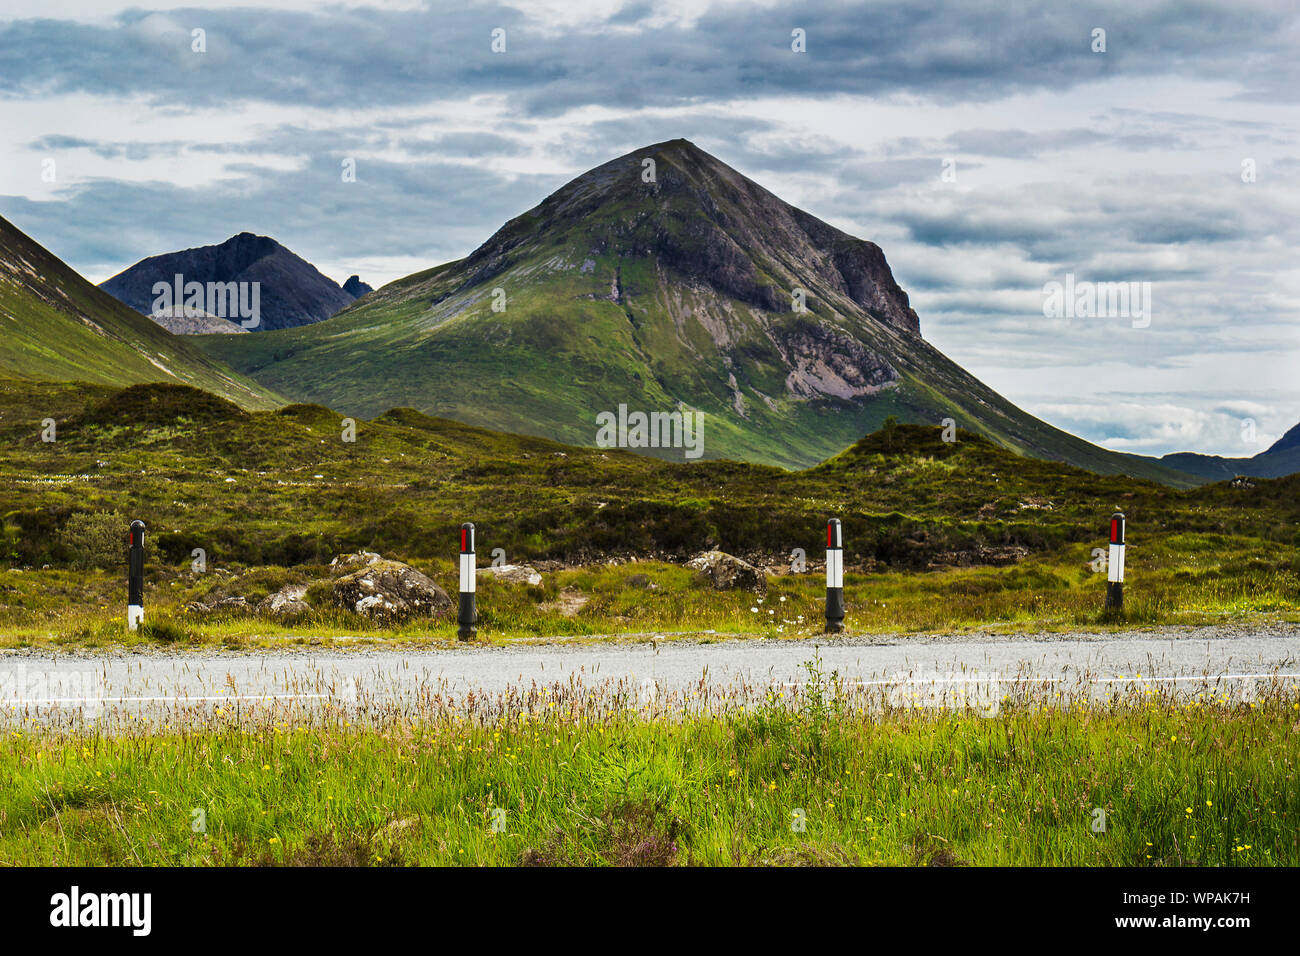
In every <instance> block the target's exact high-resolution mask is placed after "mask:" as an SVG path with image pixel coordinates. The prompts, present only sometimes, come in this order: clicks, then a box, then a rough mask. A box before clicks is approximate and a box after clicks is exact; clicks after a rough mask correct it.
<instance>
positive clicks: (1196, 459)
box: [1160, 425, 1300, 481]
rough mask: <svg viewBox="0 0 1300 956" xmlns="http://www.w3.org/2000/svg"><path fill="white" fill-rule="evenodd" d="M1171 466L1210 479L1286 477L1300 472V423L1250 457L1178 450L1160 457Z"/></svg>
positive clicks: (1163, 462) (1161, 460)
mask: <svg viewBox="0 0 1300 956" xmlns="http://www.w3.org/2000/svg"><path fill="white" fill-rule="evenodd" d="M1160 462H1161V463H1162V464H1165V465H1168V466H1169V467H1170V468H1176V469H1177V470H1179V471H1182V472H1185V473H1187V474H1189V475H1195V476H1196V477H1197V478H1203V479H1205V480H1207V481H1226V480H1228V479H1230V478H1235V477H1237V476H1238V475H1246V476H1248V477H1251V478H1282V477H1285V476H1286V475H1294V474H1295V473H1296V472H1300V425H1295V426H1294V427H1292V428H1291V430H1290V431H1288V432H1287V433H1286V434H1285V435H1283V436H1282V437H1281V438H1279V439H1278V440H1277V441H1275V442H1274V443H1273V444H1272V445H1270V446H1269V447H1268V448H1267V449H1266V450H1265V451H1262V452H1260V453H1259V454H1258V455H1253V456H1251V457H1250V458H1222V457H1220V456H1218V455H1198V454H1195V453H1194V452H1177V453H1175V454H1172V455H1164V456H1162V457H1161V458H1160Z"/></svg>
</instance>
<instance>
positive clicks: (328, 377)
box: [202, 140, 1169, 477]
mask: <svg viewBox="0 0 1300 956" xmlns="http://www.w3.org/2000/svg"><path fill="white" fill-rule="evenodd" d="M920 329H921V325H920V321H919V319H918V317H917V314H916V312H915V311H914V310H913V309H912V307H911V304H910V302H909V300H908V296H907V293H905V292H904V291H903V290H902V289H901V288H900V287H899V285H898V283H897V282H896V281H895V279H894V276H893V274H892V273H891V271H890V268H889V265H888V263H887V262H886V261H885V256H884V253H883V252H881V250H880V248H879V247H878V246H876V245H875V244H874V243H871V242H868V241H865V240H862V239H858V238H855V237H853V236H850V235H848V234H847V233H845V232H842V231H841V230H839V229H836V228H835V227H833V226H831V225H829V224H827V223H825V222H823V221H821V220H820V219H817V218H816V217H815V216H812V215H810V214H808V213H806V212H803V211H802V210H799V209H796V208H795V207H794V206H791V205H790V204H789V203H787V202H784V201H783V200H781V199H780V198H778V197H777V196H775V195H773V194H772V193H770V192H768V191H767V190H766V189H764V188H763V187H762V186H759V185H758V184H757V183H755V182H753V181H752V180H750V179H747V178H746V177H745V176H743V175H741V174H740V173H739V172H737V171H736V170H734V169H732V168H731V167H730V166H727V165H726V164H725V163H723V162H721V161H720V160H718V159H717V158H715V157H714V156H711V155H709V154H708V153H706V152H704V151H703V150H701V149H699V148H698V147H697V146H695V145H694V144H692V143H690V142H687V141H686V140H672V141H670V142H666V143H658V144H655V145H653V146H647V147H645V148H643V149H639V150H636V151H634V152H632V153H628V154H627V155H625V156H622V157H619V158H618V159H615V160H612V161H610V162H608V163H605V164H603V165H601V166H599V167H597V168H595V169H593V170H591V171H589V172H587V173H584V174H583V175H581V176H579V177H577V178H576V179H574V180H573V181H571V182H569V183H568V184H567V185H565V186H563V187H561V188H560V189H559V190H557V191H556V192H555V193H553V194H552V195H550V196H548V197H547V198H546V199H544V200H543V201H542V202H541V203H539V204H538V205H537V206H536V207H534V208H533V209H530V210H529V211H528V212H525V213H524V214H523V215H521V216H517V217H516V218H514V219H512V220H510V221H509V222H507V223H506V224H505V225H504V226H502V227H501V229H499V230H498V231H497V232H496V233H495V234H494V235H493V236H491V238H489V239H488V240H487V241H486V242H484V243H483V244H482V245H481V246H480V247H479V248H478V249H476V250H474V251H473V252H472V253H471V254H470V255H469V256H467V257H466V258H465V259H462V260H460V261H457V262H450V263H447V264H445V265H442V266H438V267H436V268H433V269H429V270H426V271H424V272H420V273H416V274H415V275H412V276H408V277H407V278H405V279H400V280H398V281H396V282H392V283H389V284H388V285H385V286H384V287H382V288H380V289H378V290H376V291H374V292H372V293H370V294H369V295H367V296H366V297H365V298H364V299H362V300H361V301H359V302H357V303H356V304H355V305H353V306H350V307H348V308H345V309H344V310H342V311H341V312H340V313H339V314H338V315H336V316H334V317H333V318H331V319H330V320H329V321H328V322H324V323H320V324H318V325H313V326H308V327H305V328H302V329H292V330H287V331H284V332H274V333H268V334H266V335H257V336H238V337H231V336H225V337H222V338H221V339H217V338H215V337H212V338H205V339H204V340H203V343H202V344H203V347H204V348H206V349H209V350H210V351H211V352H212V354H214V355H217V356H219V357H222V358H224V359H226V360H227V361H229V362H231V363H232V364H233V365H234V366H235V367H236V368H238V369H241V370H245V371H246V372H247V373H248V374H250V375H255V376H256V377H257V378H258V380H259V381H261V382H262V383H264V384H266V385H267V386H268V387H272V388H275V389H277V390H279V391H281V392H283V393H285V394H288V395H290V396H291V397H293V398H294V399H296V400H299V401H307V402H318V403H321V404H325V405H329V406H330V407H332V408H334V409H336V410H338V411H340V412H343V413H345V414H352V415H374V414H378V413H380V412H382V411H384V410H386V409H388V408H390V407H393V406H411V407H414V408H417V409H419V410H421V411H424V412H428V413H431V414H437V415H442V416H446V417H449V418H456V419H460V420H462V421H466V422H470V423H472V424H477V425H484V426H488V427H491V428H497V429H502V430H507V431H515V432H522V433H525V434H532V435H541V436H545V437H548V438H556V439H559V440H562V441H567V442H571V443H575V444H587V445H590V444H599V443H603V441H604V439H602V438H600V437H599V435H598V427H597V416H598V415H602V414H608V415H614V414H619V413H620V409H621V408H624V407H625V408H626V410H627V411H628V412H629V414H633V415H634V414H635V413H637V412H643V413H645V414H647V415H649V414H653V413H662V414H664V415H671V414H674V413H679V414H681V413H685V412H687V411H694V412H698V413H700V414H702V415H703V416H704V427H703V432H702V434H703V454H704V457H706V458H720V457H724V458H739V459H745V460H749V461H761V462H768V463H772V464H778V465H784V466H802V465H808V464H812V463H814V462H816V461H820V460H822V459H825V458H827V457H829V456H831V455H833V454H835V453H837V452H839V451H841V450H842V449H844V448H845V447H847V446H848V445H850V444H852V443H853V442H854V441H856V440H857V439H858V438H860V437H861V436H862V435H864V434H866V433H868V432H871V431H874V430H875V429H877V428H879V427H880V425H881V423H882V422H884V421H885V419H886V418H888V417H890V416H894V417H895V418H897V419H898V420H900V421H904V422H917V423H926V424H931V425H937V424H939V423H940V422H941V421H942V420H943V419H946V418H951V419H953V420H954V422H955V423H956V424H957V425H958V426H959V427H961V428H965V429H971V430H974V431H977V432H979V433H981V434H984V435H986V436H987V437H989V438H992V439H994V440H995V441H998V442H1001V443H1002V444H1003V445H1005V446H1007V447H1009V448H1012V449H1014V450H1016V451H1018V452H1021V453H1025V454H1031V455H1036V456H1039V457H1043V458H1054V459H1058V460H1064V461H1069V462H1071V463H1073V464H1077V465H1081V466H1083V467H1086V468H1093V469H1095V470H1098V471H1104V472H1105V471H1109V472H1114V471H1131V472H1132V473H1136V474H1146V475H1150V476H1153V477H1154V476H1167V475H1168V474H1169V472H1168V471H1167V469H1163V468H1161V467H1160V466H1159V465H1157V464H1155V463H1153V462H1152V461H1150V460H1148V459H1139V458H1136V457H1134V456H1125V455H1120V454H1116V453H1113V452H1109V451H1106V450H1104V449H1100V448H1097V447H1096V446H1094V445H1091V444H1089V443H1088V442H1085V441H1083V440H1082V439H1078V438H1075V437H1074V436H1071V435H1068V434H1066V433H1064V432H1061V431H1059V430H1057V429H1055V428H1052V427H1051V426H1049V425H1046V424H1045V423H1043V422H1041V421H1039V420H1037V419H1035V418H1034V417H1033V416H1031V415H1028V414H1026V413H1025V412H1024V411H1022V410H1021V409H1019V408H1017V407H1015V406H1014V405H1012V404H1011V403H1010V402H1008V401H1006V400H1005V399H1003V398H1002V397H1001V396H999V395H998V394H997V393H995V392H994V391H992V390H991V389H989V388H988V387H987V386H985V385H984V384H983V383H981V382H979V381H978V380H977V379H975V378H974V377H972V376H971V375H970V374H968V373H967V372H965V371H964V370H963V369H961V368H960V367H959V366H957V365H956V364H954V363H953V362H951V361H950V360H948V359H947V358H946V357H945V356H943V355H942V354H941V353H939V352H938V351H937V350H936V349H934V348H933V347H932V346H930V345H929V344H928V343H927V342H926V341H925V340H924V339H923V338H922V337H921V333H920ZM636 437H638V438H639V435H638V436H636ZM656 437H663V436H662V434H661V435H658V436H656ZM668 437H669V439H671V437H672V436H671V435H669V436H668ZM620 441H622V439H620ZM683 445H684V443H681V442H674V441H672V440H668V441H655V442H646V443H644V444H641V443H639V442H638V441H636V440H634V436H633V435H632V433H631V432H630V431H629V433H628V435H627V444H626V447H633V448H637V449H638V450H643V451H644V452H645V453H648V454H655V455H659V456H661V457H666V458H676V459H678V460H681V459H683V458H684V457H685V451H686V450H687V449H685V448H684V447H683ZM689 450H690V451H692V452H696V451H697V450H698V448H697V447H695V446H692V447H691V448H690V449H689Z"/></svg>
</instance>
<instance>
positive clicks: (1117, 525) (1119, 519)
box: [1106, 511, 1124, 611]
mask: <svg viewBox="0 0 1300 956" xmlns="http://www.w3.org/2000/svg"><path fill="white" fill-rule="evenodd" d="M1106 610H1107V611H1122V610H1124V512H1122V511H1116V512H1115V513H1114V514H1113V515H1111V516H1110V553H1109V554H1108V555H1107V556H1106Z"/></svg>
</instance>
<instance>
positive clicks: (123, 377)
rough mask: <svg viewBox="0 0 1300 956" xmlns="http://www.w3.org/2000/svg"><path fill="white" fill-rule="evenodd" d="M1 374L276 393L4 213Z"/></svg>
mask: <svg viewBox="0 0 1300 956" xmlns="http://www.w3.org/2000/svg"><path fill="white" fill-rule="evenodd" d="M0 378H20V379H29V380H30V379H45V380H49V381H74V380H75V381H80V382H95V383H98V384H107V385H133V384H139V383H144V382H168V383H171V384H185V385H194V386H196V387H198V388H202V389H206V390H207V391H209V392H213V393H215V394H217V395H220V396H222V397H224V398H227V399H230V400H231V401H234V402H237V403H239V404H240V405H243V406H246V407H250V408H269V407H272V406H274V405H275V404H277V403H278V397H277V396H274V395H272V394H270V393H268V392H267V391H266V390H265V389H263V388H262V387H261V386H259V385H257V384H255V383H254V382H252V381H250V380H249V379H247V378H245V377H244V376H242V375H238V374H236V373H235V372H233V371H232V370H231V369H230V368H229V367H228V366H226V365H225V364H223V363H221V362H216V361H213V359H212V358H211V357H210V356H208V355H206V354H204V353H203V352H201V351H199V349H197V348H195V346H194V343H193V340H187V339H182V338H178V337H177V336H175V335H172V334H171V333H169V332H168V331H167V330H166V329H163V328H160V327H159V326H158V325H157V324H155V323H153V322H151V321H149V320H148V319H147V318H145V317H144V316H142V315H140V314H138V313H137V312H134V311H132V310H131V309H129V308H127V307H126V306H125V305H123V304H122V303H121V302H119V301H118V300H117V299H115V298H113V297H112V296H111V295H109V294H108V293H106V292H103V291H101V290H100V289H97V288H96V287H95V286H94V285H92V284H91V283H90V282H88V281H87V280H86V279H84V278H83V277H82V276H80V275H78V274H77V272H76V271H75V270H73V269H72V268H71V267H70V266H68V265H67V264H66V263H64V262H62V261H61V260H60V259H59V258H58V257H57V256H55V255H54V254H53V253H51V252H50V251H49V250H47V249H45V248H43V247H42V246H41V245H40V244H39V243H37V242H36V241H35V240H34V239H32V238H31V237H30V236H27V235H25V234H24V233H22V232H21V231H19V230H18V229H17V228H16V227H15V226H14V225H13V224H12V223H10V222H9V221H8V220H6V219H3V218H0Z"/></svg>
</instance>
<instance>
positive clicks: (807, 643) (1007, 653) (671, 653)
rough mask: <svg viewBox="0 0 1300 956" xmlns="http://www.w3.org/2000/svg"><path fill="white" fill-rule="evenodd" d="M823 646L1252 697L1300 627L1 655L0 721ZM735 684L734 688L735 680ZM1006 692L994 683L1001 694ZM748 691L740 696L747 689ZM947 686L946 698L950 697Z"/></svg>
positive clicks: (1281, 672)
mask: <svg viewBox="0 0 1300 956" xmlns="http://www.w3.org/2000/svg"><path fill="white" fill-rule="evenodd" d="M814 656H817V657H819V658H820V668H821V670H822V672H823V673H824V674H826V675H829V674H830V673H831V672H833V671H834V672H836V673H837V674H838V677H839V678H840V680H841V681H843V682H844V683H845V684H846V685H847V686H849V687H857V688H868V689H871V688H874V689H877V690H879V691H881V693H883V694H886V695H892V696H890V698H889V699H891V700H893V701H898V700H902V699H908V700H912V701H919V702H920V705H922V706H923V705H924V704H925V703H926V702H927V701H934V700H937V699H939V696H938V695H939V694H940V692H942V693H944V694H947V693H950V692H951V693H956V692H958V691H960V692H961V693H965V694H968V695H969V696H967V697H966V698H965V699H966V700H968V701H974V700H976V698H977V697H978V698H979V699H981V700H989V699H995V698H996V697H999V696H1001V695H1002V694H1005V693H1007V692H1009V691H1011V690H1012V689H1014V688H1018V687H1021V688H1023V687H1027V686H1033V687H1035V688H1037V689H1038V690H1039V691H1040V692H1049V693H1056V692H1063V693H1065V694H1066V695H1067V696H1069V695H1079V694H1084V695H1086V696H1093V697H1097V696H1105V695H1106V694H1110V693H1116V692H1121V691H1133V690H1134V689H1136V690H1138V691H1152V690H1159V691H1160V692H1162V693H1173V694H1177V695H1194V694H1197V693H1206V692H1207V689H1208V690H1213V692H1214V693H1215V694H1220V693H1228V694H1234V695H1243V696H1247V697H1249V695H1251V694H1252V693H1254V692H1255V690H1256V689H1257V688H1259V687H1262V686H1263V685H1264V684H1265V683H1268V682H1269V681H1270V680H1271V681H1273V682H1276V681H1277V680H1279V679H1280V680H1281V681H1283V682H1290V683H1295V684H1300V626H1297V625H1272V626H1267V627H1249V628H1248V627H1241V626H1227V627H1220V628H1200V629H1192V630H1187V629H1153V630H1149V631H1142V632H1130V633H1127V634H1125V635H1122V636H1116V635H1109V634H1024V635H1011V636H1006V635H998V636H992V635H961V636H924V637H917V636H913V635H898V636H884V637H882V636H872V637H865V638H852V637H849V638H843V639H838V640H828V639H824V638H823V639H817V640H800V641H791V640H785V641H774V640H719V641H715V642H700V641H696V640H673V641H654V642H651V641H635V642H634V641H603V642H584V643H561V644H529V645H518V644H516V645H512V646H506V647H488V646H466V647H456V648H448V649H430V650H401V651H398V650H382V649H374V648H368V649H355V650H329V651H312V650H303V651H284V652H281V651H266V650H263V651H258V652H243V651H240V652H235V651H214V652H207V651H204V652H190V651H174V652H150V653H131V654H121V653H119V654H112V655H111V654H103V653H98V654H96V653H89V652H86V653H72V654H68V653H54V652H48V651H30V650H27V651H19V652H6V653H3V654H0V722H3V723H9V724H14V723H21V722H28V723H30V722H31V721H33V720H35V721H39V722H60V721H68V720H76V719H78V718H81V719H86V718H91V719H100V718H102V717H104V716H115V717H122V716H124V715H130V716H131V718H133V719H141V718H143V719H146V720H148V721H150V722H152V721H167V720H172V719H175V718H176V717H177V716H178V715H181V714H193V713H195V712H201V713H210V712H211V710H213V709H216V708H225V709H226V710H229V709H231V708H247V707H257V706H263V707H265V706H268V705H272V704H274V705H278V706H281V707H287V708H295V709H297V710H298V711H301V710H303V709H306V710H310V709H312V708H318V707H323V706H326V705H332V706H335V707H339V708H343V709H347V708H353V709H357V710H359V711H366V710H369V711H371V712H376V711H381V710H387V711H388V712H390V713H391V712H393V711H394V710H397V711H402V710H408V711H410V710H418V709H419V708H420V707H421V706H425V705H427V703H428V701H429V700H430V699H431V698H434V697H437V698H438V699H440V700H446V699H459V700H464V699H465V698H466V696H467V695H469V694H471V692H472V693H473V694H474V695H475V697H476V698H484V699H487V698H491V697H493V696H494V695H495V696H497V697H498V698H499V697H500V695H502V694H507V695H508V694H511V693H515V692H517V691H519V690H520V689H527V688H530V687H547V686H549V687H559V686H567V687H570V688H572V687H576V686H579V685H580V686H581V687H582V688H584V692H585V693H594V694H597V695H602V694H608V695H614V694H617V693H619V692H623V693H631V694H632V695H634V696H635V697H637V698H638V699H646V698H655V697H657V698H658V699H667V698H669V697H672V696H674V695H677V696H681V697H688V696H690V695H691V694H695V695H697V696H698V695H700V694H722V693H724V692H727V693H729V692H731V691H734V690H736V689H745V693H746V694H748V695H749V697H750V698H752V697H753V696H754V694H755V693H756V692H757V693H758V694H760V695H762V694H766V693H767V692H768V690H769V689H770V690H772V691H774V692H776V693H780V692H782V691H784V690H790V689H792V688H794V687H796V686H798V685H801V684H803V683H804V682H806V681H807V680H808V678H809V674H808V670H807V668H806V667H805V666H804V662H806V661H809V660H810V659H813V658H814ZM728 689H730V690H728ZM995 691H996V693H995ZM742 696H743V695H742ZM944 699H947V698H944Z"/></svg>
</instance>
